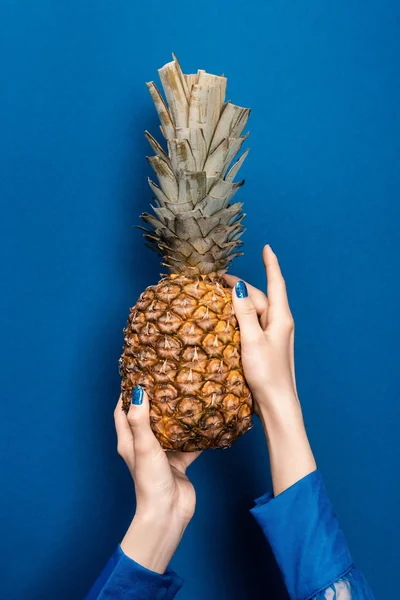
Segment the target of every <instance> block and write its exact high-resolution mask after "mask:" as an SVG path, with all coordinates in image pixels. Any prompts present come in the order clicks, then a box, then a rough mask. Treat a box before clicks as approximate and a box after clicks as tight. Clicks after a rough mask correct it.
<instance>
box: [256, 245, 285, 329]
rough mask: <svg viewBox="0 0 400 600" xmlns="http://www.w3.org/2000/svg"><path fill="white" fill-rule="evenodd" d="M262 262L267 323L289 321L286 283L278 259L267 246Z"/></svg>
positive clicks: (264, 249)
mask: <svg viewBox="0 0 400 600" xmlns="http://www.w3.org/2000/svg"><path fill="white" fill-rule="evenodd" d="M263 261H264V265H265V270H266V274H267V282H268V321H269V323H273V322H274V321H281V322H283V321H284V322H286V321H289V320H291V318H292V315H291V312H290V308H289V301H288V297H287V292H286V283H285V280H284V278H283V275H282V272H281V269H280V266H279V262H278V258H277V256H276V254H275V253H274V252H273V250H272V248H271V246H269V245H266V246H264V248H263Z"/></svg>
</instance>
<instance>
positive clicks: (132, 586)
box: [85, 471, 374, 600]
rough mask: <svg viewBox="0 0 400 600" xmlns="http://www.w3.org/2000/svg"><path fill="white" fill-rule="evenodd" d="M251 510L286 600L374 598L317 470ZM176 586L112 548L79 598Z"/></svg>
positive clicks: (168, 575)
mask: <svg viewBox="0 0 400 600" xmlns="http://www.w3.org/2000/svg"><path fill="white" fill-rule="evenodd" d="M251 512H252V514H253V515H254V517H255V519H256V520H257V522H258V523H259V525H260V526H261V528H262V530H263V532H264V534H265V536H266V537H267V539H268V541H269V543H270V545H271V548H272V551H273V553H274V555H275V558H276V560H277V563H278V565H279V567H280V569H281V572H282V575H283V578H284V581H285V584H286V587H287V590H288V592H289V596H290V598H291V599H292V600H374V595H373V593H372V591H371V589H370V587H369V585H368V583H367V581H366V580H365V578H364V576H363V575H362V574H361V573H360V572H359V571H358V570H357V569H356V568H355V566H354V564H353V560H352V558H351V556H350V553H349V550H348V548H347V544H346V540H345V537H344V535H343V532H342V530H341V529H340V526H339V523H338V520H337V518H336V515H335V513H334V511H333V508H332V505H331V503H330V501H329V498H328V495H327V492H326V489H325V486H324V483H323V480H322V477H321V474H320V472H319V471H314V472H313V473H311V474H310V475H307V476H306V477H304V478H303V479H301V480H300V481H298V482H297V483H295V484H294V485H293V486H292V487H290V488H288V489H287V490H285V491H284V492H283V493H282V494H279V495H278V496H276V497H275V498H274V497H273V496H272V494H265V495H264V496H262V497H261V498H259V499H258V500H256V506H255V507H254V508H253V509H252V510H251ZM181 586H182V580H181V579H180V578H179V577H178V576H177V575H176V573H174V572H173V571H170V570H167V571H166V572H165V574H164V575H159V574H158V573H154V572H153V571H149V570H148V569H145V568H144V567H142V566H140V565H139V564H138V563H136V562H135V561H133V560H131V559H130V558H128V557H127V556H126V555H125V554H124V552H123V551H122V549H121V547H120V546H118V548H117V549H116V551H115V552H114V554H113V556H112V557H111V558H110V560H109V561H108V563H107V565H106V566H105V568H104V569H103V571H102V573H101V574H100V576H99V578H98V579H97V581H96V582H95V584H94V585H93V587H92V589H91V590H90V592H89V594H88V595H87V596H86V598H85V600H171V599H172V598H174V596H175V594H176V593H177V592H178V591H179V589H180V588H181Z"/></svg>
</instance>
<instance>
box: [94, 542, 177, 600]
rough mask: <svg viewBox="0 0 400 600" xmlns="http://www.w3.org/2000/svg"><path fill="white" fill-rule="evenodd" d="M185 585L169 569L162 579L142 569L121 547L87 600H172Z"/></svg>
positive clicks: (156, 574) (160, 576)
mask: <svg viewBox="0 0 400 600" xmlns="http://www.w3.org/2000/svg"><path fill="white" fill-rule="evenodd" d="M182 583H183V581H182V579H181V578H180V577H178V575H177V574H176V573H175V572H174V571H171V570H170V569H167V570H166V571H165V573H164V574H163V575H160V574H159V573H155V572H154V571H150V570H149V569H146V568H145V567H142V566H141V565H139V564H138V563H137V562H135V561H134V560H132V559H131V558H129V557H128V556H126V554H125V553H124V552H123V550H122V548H121V546H120V545H118V547H117V549H116V550H115V552H114V554H113V555H112V556H111V558H110V559H109V560H108V562H107V564H106V566H105V567H104V569H103V571H102V572H101V574H100V576H99V577H98V579H97V581H96V582H95V583H94V585H93V586H92V588H91V590H90V592H89V593H88V595H87V596H86V598H85V600H149V598H151V599H152V600H153V599H154V600H171V599H172V598H174V597H175V595H176V594H177V592H178V591H179V590H180V588H181V587H182Z"/></svg>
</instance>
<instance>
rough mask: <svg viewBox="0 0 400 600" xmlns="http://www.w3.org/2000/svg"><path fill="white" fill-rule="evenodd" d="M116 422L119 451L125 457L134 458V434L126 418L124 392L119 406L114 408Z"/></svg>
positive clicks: (119, 400) (126, 458)
mask: <svg viewBox="0 0 400 600" xmlns="http://www.w3.org/2000/svg"><path fill="white" fill-rule="evenodd" d="M114 423H115V430H116V432H117V452H118V454H119V455H120V456H121V457H122V458H123V459H124V460H128V459H129V458H131V459H132V460H133V458H134V452H133V436H132V431H131V428H130V427H129V423H128V421H127V420H126V414H125V413H124V411H123V408H122V394H121V395H120V397H119V399H118V402H117V406H116V407H115V410H114Z"/></svg>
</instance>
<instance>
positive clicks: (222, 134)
mask: <svg viewBox="0 0 400 600" xmlns="http://www.w3.org/2000/svg"><path fill="white" fill-rule="evenodd" d="M158 72H159V75H160V79H161V83H162V87H163V90H164V93H165V97H166V102H165V101H164V99H163V97H162V95H161V93H160V91H159V90H158V89H157V86H156V85H155V83H154V82H153V81H151V82H150V83H147V87H148V89H149V91H150V94H151V97H152V99H153V102H154V104H155V107H156V109H157V113H158V116H159V117H160V121H161V126H160V129H161V133H162V134H163V136H164V138H165V139H166V142H167V152H166V151H165V150H164V149H163V148H162V146H161V145H160V144H159V143H158V142H157V141H156V140H155V139H154V137H153V136H152V135H151V134H150V133H149V132H148V131H146V132H145V136H146V138H147V140H148V141H149V143H150V146H151V148H152V149H153V151H154V153H155V155H154V156H151V157H148V161H149V163H150V164H151V166H152V168H153V169H154V171H155V173H156V175H157V179H158V183H159V185H157V184H156V183H154V182H153V181H151V179H149V185H150V187H151V189H152V191H153V194H154V201H155V204H156V206H152V209H153V211H154V213H155V216H154V215H151V214H149V213H143V214H142V215H141V219H142V220H143V221H144V222H145V223H146V224H147V225H150V226H151V228H152V229H147V228H144V227H141V229H144V231H145V234H144V237H145V238H146V239H147V241H148V244H147V245H148V246H150V247H151V248H152V249H154V250H155V251H156V252H157V253H158V254H159V255H160V256H162V257H163V259H164V262H163V263H162V264H163V265H164V266H166V267H168V269H169V270H170V272H172V273H181V272H185V273H187V274H193V275H195V274H209V273H215V272H219V273H223V272H225V271H226V270H227V267H228V265H229V263H230V262H231V261H232V259H233V258H234V257H235V256H240V255H241V254H243V252H238V251H237V249H238V246H240V245H241V244H242V243H243V242H241V241H240V239H239V238H240V236H241V234H242V233H243V231H244V227H243V225H242V220H243V218H244V216H245V215H244V213H243V211H242V206H243V203H242V202H235V203H233V204H232V203H231V200H232V198H233V196H234V195H235V194H236V192H237V190H238V189H239V188H240V187H241V186H242V185H243V184H244V181H239V182H234V181H233V180H234V178H235V176H236V174H237V172H238V171H239V169H240V167H241V165H242V164H243V161H244V160H245V158H246V156H247V154H248V152H249V150H248V149H247V150H246V151H245V152H244V153H243V154H242V155H241V156H240V158H239V159H238V160H237V161H236V162H235V163H234V164H233V166H231V164H232V162H233V160H234V158H235V157H236V155H237V154H238V152H239V151H240V149H241V147H242V144H243V142H244V140H245V139H246V138H247V136H248V134H246V135H244V136H242V132H243V130H244V128H245V126H246V123H247V121H248V118H249V115H250V109H248V108H242V107H240V106H236V105H235V104H232V103H231V102H230V101H227V102H225V91H226V81H227V80H226V77H224V76H218V75H211V74H210V73H206V72H205V71H203V70H199V71H198V72H197V73H196V74H194V75H185V74H184V73H183V72H182V69H181V67H180V65H179V62H178V60H177V59H176V57H175V56H174V55H173V61H172V62H169V63H167V64H166V65H165V66H164V67H162V68H161V69H159V71H158Z"/></svg>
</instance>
